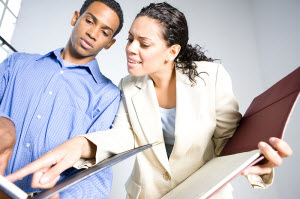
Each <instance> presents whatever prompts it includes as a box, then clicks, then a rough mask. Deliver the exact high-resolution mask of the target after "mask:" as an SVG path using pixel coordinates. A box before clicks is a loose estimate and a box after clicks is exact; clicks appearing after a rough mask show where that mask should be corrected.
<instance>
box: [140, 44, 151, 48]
mask: <svg viewBox="0 0 300 199" xmlns="http://www.w3.org/2000/svg"><path fill="white" fill-rule="evenodd" d="M141 46H142V47H144V48H147V47H149V46H150V45H149V44H143V43H141Z"/></svg>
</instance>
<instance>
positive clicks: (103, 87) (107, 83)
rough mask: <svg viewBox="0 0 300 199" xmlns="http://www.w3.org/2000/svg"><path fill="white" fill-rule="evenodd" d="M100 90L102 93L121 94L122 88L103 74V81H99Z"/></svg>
mask: <svg viewBox="0 0 300 199" xmlns="http://www.w3.org/2000/svg"><path fill="white" fill-rule="evenodd" d="M97 85H98V86H96V87H98V89H97V90H98V91H99V92H100V93H102V94H101V95H104V94H105V95H113V96H117V95H120V89H119V88H118V87H117V86H116V85H115V84H114V83H113V82H112V81H111V80H110V79H109V78H108V77H106V76H104V75H103V74H101V82H98V84H97Z"/></svg>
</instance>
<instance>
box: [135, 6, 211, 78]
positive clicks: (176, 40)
mask: <svg viewBox="0 0 300 199" xmlns="http://www.w3.org/2000/svg"><path fill="white" fill-rule="evenodd" d="M141 16H147V17H150V18H152V19H154V20H156V21H158V22H159V23H160V24H161V25H162V27H163V31H162V35H163V37H164V40H165V41H166V43H167V46H169V47H170V46H172V45H174V44H179V45H180V46H181V50H180V52H179V54H178V56H177V57H176V58H175V65H176V68H179V69H182V70H183V73H184V74H187V75H188V77H189V79H190V81H191V82H196V80H195V77H197V76H198V77H199V74H200V73H198V71H197V65H196V64H195V63H194V61H209V62H212V61H214V59H211V58H208V57H206V56H205V54H204V51H202V48H201V47H200V46H199V45H195V46H194V47H193V46H192V45H190V44H188V40H189V31H188V25H187V21H186V18H185V16H184V14H183V13H182V12H180V11H179V10H178V9H176V8H174V7H173V6H171V5H170V4H168V3H167V2H163V3H151V4H150V5H149V6H147V7H144V8H142V10H141V11H140V13H139V14H137V16H136V18H138V17H141Z"/></svg>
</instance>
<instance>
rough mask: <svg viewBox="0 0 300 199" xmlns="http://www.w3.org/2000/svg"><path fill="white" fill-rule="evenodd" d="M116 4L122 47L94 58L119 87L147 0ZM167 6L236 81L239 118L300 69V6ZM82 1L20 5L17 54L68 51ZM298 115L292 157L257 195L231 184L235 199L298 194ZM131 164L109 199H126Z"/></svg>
mask: <svg viewBox="0 0 300 199" xmlns="http://www.w3.org/2000/svg"><path fill="white" fill-rule="evenodd" d="M119 2H120V4H121V6H122V8H123V10H124V14H125V23H124V28H123V30H122V31H121V33H120V34H119V35H118V36H117V37H116V39H117V43H116V44H115V45H114V46H113V47H112V48H111V49H109V51H105V50H104V51H103V52H101V53H100V55H99V56H98V57H97V59H98V61H99V65H100V70H101V71H102V72H103V73H104V74H105V75H106V76H108V77H109V78H111V79H112V81H113V82H114V83H115V84H118V82H119V80H120V78H121V77H123V76H125V75H126V74H127V70H126V58H125V52H124V49H125V45H126V39H127V35H128V30H129V28H130V25H131V23H132V21H133V19H134V17H135V15H136V14H137V13H138V11H139V10H140V9H141V8H142V7H143V6H145V5H147V4H148V2H150V1H139V0H126V1H125V0H123V1H121V0H119ZM156 2H157V1H156ZM168 2H170V3H171V4H172V5H174V6H175V7H177V8H179V9H180V10H181V11H182V12H184V13H185V14H186V17H187V20H188V23H189V27H190V42H191V43H192V44H196V43H198V44H199V45H201V46H204V47H205V49H206V50H207V54H208V55H209V56H211V57H213V58H218V59H221V62H222V63H223V64H224V65H225V67H226V69H227V70H228V72H229V73H230V75H231V77H232V80H233V86H234V91H235V93H236V96H237V99H238V100H239V102H240V110H241V112H242V113H244V112H245V110H246V108H247V107H248V105H249V104H250V103H251V100H252V98H253V97H255V96H256V95H258V94H259V93H261V92H262V91H263V90H264V89H265V88H267V87H269V86H271V85H272V84H273V83H275V82H276V81H278V80H279V79H280V78H282V77H283V76H285V75H286V74H288V73H289V72H291V71H292V70H293V69H295V68H296V67H297V66H300V60H299V58H298V57H299V52H300V51H299V46H300V45H299V43H300V42H299V35H300V30H299V28H300V25H299V21H300V20H299V19H300V14H299V8H300V5H299V1H296V0H295V1H292V0H291V1H289V0H288V1H284V2H283V1H280V0H276V1H267V0H263V1H262V0H253V1H252V0H226V1H221V0H214V1H208V0H189V1H183V0H182V1H179V0H169V1H168ZM82 3H83V0H63V1H62V0H38V1H37V0H23V6H22V8H21V10H20V15H19V16H20V17H19V20H18V23H17V26H16V29H15V34H14V36H13V39H12V44H13V46H14V47H15V48H16V49H18V50H19V51H26V52H36V53H47V52H48V51H50V50H52V49H55V48H59V47H62V46H65V44H66V43H67V40H68V38H69V35H70V33H71V30H72V27H71V25H70V20H71V17H72V14H73V12H74V10H76V9H79V8H80V6H81V4H82ZM279 52H280V54H279ZM297 56H298V57H297ZM299 118H300V112H299V105H298V106H296V110H295V114H294V115H293V117H292V119H291V121H290V125H289V127H288V129H287V134H286V140H287V141H289V143H290V144H291V145H292V147H293V149H294V151H295V154H294V156H293V157H291V158H289V159H287V160H286V161H285V162H284V164H283V166H281V167H280V168H278V169H276V180H275V183H274V185H273V186H272V187H270V188H269V189H267V190H263V191H261V190H253V189H252V188H251V187H250V186H249V184H248V183H247V181H246V180H245V179H244V178H243V177H239V178H237V179H236V180H234V181H233V185H234V187H235V192H234V195H235V198H252V197H255V198H275V199H276V198H295V197H296V196H297V195H299V190H298V188H297V185H299V184H300V183H299V178H300V175H299V174H298V172H297V170H296V169H297V168H299V167H297V166H299V163H298V162H299V156H297V152H298V151H300V150H299V146H297V141H296V140H297V138H298V137H297V132H298V131H299V130H297V122H296V121H297V120H299ZM298 127H299V125H298ZM133 161H134V158H131V159H129V160H126V161H124V162H122V163H119V164H118V165H116V166H114V167H113V170H114V174H115V175H114V181H113V188H112V193H111V196H110V198H111V199H115V198H124V195H125V189H124V186H123V185H124V183H125V181H126V179H127V177H128V176H129V175H130V172H131V168H132V166H133ZM291 181H292V182H291ZM287 184H289V185H287Z"/></svg>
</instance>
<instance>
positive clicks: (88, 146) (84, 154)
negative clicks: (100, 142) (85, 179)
mask: <svg viewBox="0 0 300 199" xmlns="http://www.w3.org/2000/svg"><path fill="white" fill-rule="evenodd" d="M73 139H74V141H75V144H76V145H77V144H78V146H79V148H80V149H81V158H86V159H90V158H95V156H96V150H97V146H96V145H95V144H94V143H92V142H91V141H89V140H88V139H87V138H85V137H83V136H78V137H75V138H73Z"/></svg>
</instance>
